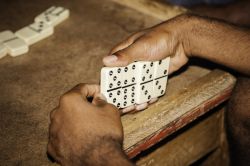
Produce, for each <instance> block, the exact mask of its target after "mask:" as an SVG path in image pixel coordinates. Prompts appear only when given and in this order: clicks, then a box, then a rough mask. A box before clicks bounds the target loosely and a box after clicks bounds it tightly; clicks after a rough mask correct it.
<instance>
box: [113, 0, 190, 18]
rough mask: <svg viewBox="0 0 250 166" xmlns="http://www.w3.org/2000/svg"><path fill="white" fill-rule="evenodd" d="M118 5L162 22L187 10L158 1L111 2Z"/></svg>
mask: <svg viewBox="0 0 250 166" xmlns="http://www.w3.org/2000/svg"><path fill="white" fill-rule="evenodd" d="M113 1H115V2H117V3H119V4H122V5H125V6H128V7H130V8H133V9H136V10H138V11H140V12H142V13H145V14H147V15H150V16H153V17H155V18H158V19H160V20H162V21H165V20H167V19H170V18H172V17H175V16H177V15H179V14H182V13H184V12H187V9H185V8H182V7H180V6H173V5H170V4H167V3H166V2H165V3H161V2H159V1H158V0H113Z"/></svg>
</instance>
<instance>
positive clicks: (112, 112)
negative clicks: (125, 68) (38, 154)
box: [48, 84, 128, 166]
mask: <svg viewBox="0 0 250 166" xmlns="http://www.w3.org/2000/svg"><path fill="white" fill-rule="evenodd" d="M89 97H93V100H92V102H89V101H88V98H89ZM50 119H51V123H50V127H49V142H48V153H49V154H50V155H51V156H52V157H53V158H54V159H55V160H56V161H57V162H58V163H59V164H61V165H67V166H71V165H74V166H78V165H101V164H104V163H107V162H108V161H106V160H107V159H108V158H109V157H110V158H113V157H114V158H116V159H119V158H120V159H121V160H122V161H124V162H128V160H127V159H126V156H125V155H124V153H123V151H122V141H123V129H122V124H121V119H120V113H119V111H118V110H117V108H116V107H115V106H113V105H111V104H108V103H107V102H106V101H105V99H104V97H103V96H102V95H101V94H100V93H99V86H98V85H90V84H79V85H77V86H76V87H74V88H73V89H72V90H70V91H69V92H67V93H66V94H64V95H63V96H62V97H61V98H60V102H59V106H58V107H57V108H56V109H54V110H53V111H52V112H51V116H50ZM112 162H113V163H112V164H110V163H107V165H114V164H115V163H116V162H115V161H114V160H112ZM119 162H120V161H119Z"/></svg>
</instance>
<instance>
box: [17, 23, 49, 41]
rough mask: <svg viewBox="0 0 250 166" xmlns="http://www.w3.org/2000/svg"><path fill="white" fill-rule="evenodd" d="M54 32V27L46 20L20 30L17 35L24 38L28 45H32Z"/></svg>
mask: <svg viewBox="0 0 250 166" xmlns="http://www.w3.org/2000/svg"><path fill="white" fill-rule="evenodd" d="M53 32H54V28H53V27H51V26H49V25H47V24H46V23H45V22H43V21H40V22H35V23H32V24H30V25H29V26H27V27H24V28H22V29H20V30H18V31H17V32H16V33H15V35H16V36H18V37H19V38H21V39H23V40H24V41H25V42H26V43H27V44H28V45H32V44H34V43H36V42H38V41H40V40H42V39H44V38H46V37H48V36H50V35H52V34H53Z"/></svg>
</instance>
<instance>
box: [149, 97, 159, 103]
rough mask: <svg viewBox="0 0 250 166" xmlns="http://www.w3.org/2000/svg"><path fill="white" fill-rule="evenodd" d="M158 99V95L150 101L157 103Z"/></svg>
mask: <svg viewBox="0 0 250 166" xmlns="http://www.w3.org/2000/svg"><path fill="white" fill-rule="evenodd" d="M157 101H158V98H157V97H156V98H153V99H151V100H150V101H149V102H148V103H149V104H153V103H155V102H157Z"/></svg>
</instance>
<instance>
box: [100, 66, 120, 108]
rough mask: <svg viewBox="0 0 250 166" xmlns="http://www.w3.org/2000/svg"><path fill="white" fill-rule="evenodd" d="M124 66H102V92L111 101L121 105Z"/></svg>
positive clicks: (118, 105)
mask: <svg viewBox="0 0 250 166" xmlns="http://www.w3.org/2000/svg"><path fill="white" fill-rule="evenodd" d="M122 72H123V70H122V68H120V67H114V68H109V67H106V68H102V70H101V93H102V94H104V96H105V97H106V98H107V100H108V102H109V103H112V104H114V105H116V106H117V107H120V106H121V99H122V98H121V97H122V93H121V92H122Z"/></svg>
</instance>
